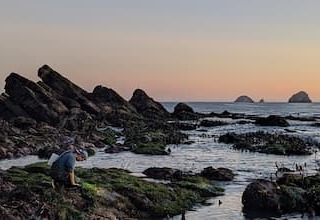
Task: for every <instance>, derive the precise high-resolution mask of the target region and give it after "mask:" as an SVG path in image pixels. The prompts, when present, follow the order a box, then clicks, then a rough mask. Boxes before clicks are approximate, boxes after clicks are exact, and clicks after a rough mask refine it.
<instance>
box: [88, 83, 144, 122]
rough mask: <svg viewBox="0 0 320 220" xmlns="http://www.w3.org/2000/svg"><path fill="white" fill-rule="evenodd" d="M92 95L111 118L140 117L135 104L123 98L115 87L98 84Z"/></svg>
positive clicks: (108, 117)
mask: <svg viewBox="0 0 320 220" xmlns="http://www.w3.org/2000/svg"><path fill="white" fill-rule="evenodd" d="M92 96H93V98H94V100H95V103H97V104H98V105H99V106H100V107H101V108H102V110H103V112H105V113H106V117H107V119H109V120H112V119H115V118H121V119H126V120H127V119H130V118H132V117H138V115H137V114H138V113H137V111H136V109H135V107H134V106H133V105H131V104H130V103H129V102H128V101H126V100H125V99H124V98H122V97H121V96H120V95H119V94H118V93H117V92H115V91H114V90H113V89H109V88H107V87H103V86H97V87H95V88H94V90H93V92H92Z"/></svg>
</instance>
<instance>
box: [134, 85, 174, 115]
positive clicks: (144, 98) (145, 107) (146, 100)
mask: <svg viewBox="0 0 320 220" xmlns="http://www.w3.org/2000/svg"><path fill="white" fill-rule="evenodd" d="M129 102H130V103H131V104H132V105H133V106H134V107H135V108H136V109H137V111H138V112H139V113H140V114H142V115H143V116H144V117H146V118H167V117H169V116H170V114H169V112H168V111H167V110H166V109H165V108H164V107H163V106H162V105H161V104H160V103H159V102H156V101H154V100H153V99H152V98H150V97H149V96H148V95H147V94H146V93H145V92H144V91H143V90H141V89H136V90H135V91H134V92H133V96H132V98H131V99H130V101H129Z"/></svg>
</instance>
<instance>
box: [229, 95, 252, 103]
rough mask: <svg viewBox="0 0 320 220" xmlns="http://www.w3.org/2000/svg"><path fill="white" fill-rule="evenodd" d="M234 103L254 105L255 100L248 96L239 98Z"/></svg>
mask: <svg viewBox="0 0 320 220" xmlns="http://www.w3.org/2000/svg"><path fill="white" fill-rule="evenodd" d="M234 102H246V103H254V101H253V99H251V98H250V97H249V96H246V95H243V96H239V97H238V98H237V99H236V100H235V101H234Z"/></svg>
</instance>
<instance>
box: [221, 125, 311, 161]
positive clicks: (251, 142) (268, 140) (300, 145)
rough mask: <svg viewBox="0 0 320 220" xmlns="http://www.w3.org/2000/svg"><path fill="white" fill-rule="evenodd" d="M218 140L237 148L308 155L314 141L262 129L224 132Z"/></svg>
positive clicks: (280, 153)
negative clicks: (242, 132)
mask: <svg viewBox="0 0 320 220" xmlns="http://www.w3.org/2000/svg"><path fill="white" fill-rule="evenodd" d="M219 142H222V143H226V144H233V148H234V149H237V150H248V151H253V152H260V153H267V154H277V155H310V154H312V148H311V147H312V146H314V145H313V144H314V143H310V142H309V141H307V140H302V139H300V138H298V137H294V136H289V135H284V134H271V133H266V132H262V131H260V132H250V133H245V134H236V133H226V134H225V135H222V136H220V137H219Z"/></svg>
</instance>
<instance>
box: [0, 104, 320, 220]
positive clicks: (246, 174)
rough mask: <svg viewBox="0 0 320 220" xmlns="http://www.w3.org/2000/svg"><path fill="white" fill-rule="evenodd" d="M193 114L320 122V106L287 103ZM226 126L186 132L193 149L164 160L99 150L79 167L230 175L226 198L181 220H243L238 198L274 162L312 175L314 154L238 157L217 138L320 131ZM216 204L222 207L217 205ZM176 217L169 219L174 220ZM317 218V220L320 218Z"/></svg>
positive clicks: (200, 108) (177, 150)
mask: <svg viewBox="0 0 320 220" xmlns="http://www.w3.org/2000/svg"><path fill="white" fill-rule="evenodd" d="M162 104H163V105H164V107H165V108H166V109H167V110H168V111H169V112H172V111H173V110H174V106H175V105H176V104H177V103H174V102H165V103H162ZM187 104H188V105H189V106H191V107H192V108H193V109H194V110H195V111H197V112H202V113H210V112H215V113H221V112H223V111H229V112H231V113H245V114H248V115H260V116H267V115H281V116H289V115H292V116H300V117H309V116H310V117H315V118H317V119H318V120H319V121H320V103H306V104H300V103H299V104H292V103H218V102H187ZM217 120H226V121H228V122H229V124H228V125H224V126H218V127H211V128H205V129H199V130H193V131H187V132H186V133H187V134H188V135H189V139H190V140H192V141H194V143H192V144H189V145H187V144H180V145H171V146H168V147H170V149H171V154H170V155H168V156H144V155H137V154H133V153H130V152H122V153H118V154H106V153H104V152H103V150H101V151H98V152H97V154H96V155H95V156H93V157H90V158H89V159H88V160H87V161H85V162H84V163H79V165H80V166H82V167H87V168H90V167H102V168H110V167H117V168H124V169H128V170H130V171H132V172H133V173H135V174H136V175H141V172H142V171H143V170H145V169H147V168H149V167H172V168H177V169H181V170H185V171H194V172H200V171H201V170H202V169H203V168H205V167H208V166H213V167H214V168H218V167H226V168H230V169H232V170H233V171H234V172H235V173H236V176H235V179H234V181H231V182H222V183H219V184H221V185H223V186H224V188H225V190H226V191H225V195H223V196H219V197H215V198H212V199H210V200H209V201H208V203H209V204H208V205H205V206H204V205H199V206H197V207H194V210H193V211H188V212H187V213H186V219H188V220H193V219H200V220H206V219H246V217H245V216H244V215H243V213H242V203H241V197H242V193H243V191H244V189H245V187H246V186H247V185H248V184H249V183H250V182H251V181H252V180H253V179H257V178H265V179H270V178H271V176H272V175H274V173H275V171H276V167H275V162H277V163H279V164H282V165H283V166H285V167H288V168H291V169H294V167H295V164H296V163H297V164H304V163H306V164H307V169H306V170H307V171H306V172H307V173H309V174H313V173H316V172H317V171H316V169H317V165H316V163H315V161H316V160H317V159H318V158H317V154H316V153H314V154H313V155H310V156H278V155H267V154H262V153H250V152H241V151H237V150H234V149H232V148H231V145H230V144H224V143H218V141H217V139H218V138H219V136H220V135H222V134H225V133H227V132H236V133H246V132H253V131H258V130H262V131H267V132H277V133H285V134H291V135H294V136H299V137H302V138H308V139H313V140H315V141H320V129H319V128H318V127H314V126H311V124H312V123H314V122H306V121H290V120H289V121H288V122H289V124H290V126H289V127H287V128H281V127H261V126H256V125H254V124H252V123H249V124H238V123H234V122H236V121H235V120H233V119H218V118H217ZM31 161H32V162H34V161H35V158H34V157H30V156H29V157H26V158H21V159H18V160H12V161H9V160H4V161H0V168H2V169H5V168H8V167H10V166H11V165H15V163H18V164H20V165H21V164H27V163H31ZM218 200H221V202H222V204H221V205H219V204H218ZM180 218H181V216H176V217H173V218H172V219H175V220H178V219H180ZM301 218H302V217H301V214H297V215H286V216H283V217H281V218H278V219H301ZM319 218H320V217H319Z"/></svg>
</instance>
